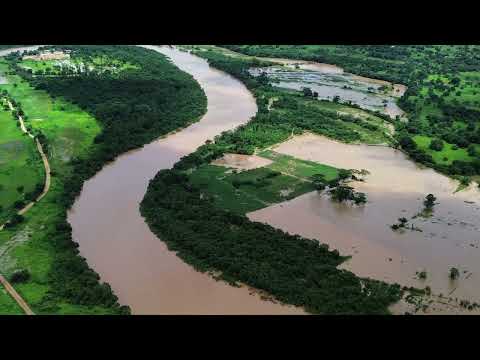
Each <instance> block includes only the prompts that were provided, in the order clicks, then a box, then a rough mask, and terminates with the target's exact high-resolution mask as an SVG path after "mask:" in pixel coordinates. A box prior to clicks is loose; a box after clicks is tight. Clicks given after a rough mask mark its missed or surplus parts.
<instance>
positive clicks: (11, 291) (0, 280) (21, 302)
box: [0, 275, 35, 315]
mask: <svg viewBox="0 0 480 360" xmlns="http://www.w3.org/2000/svg"><path fill="white" fill-rule="evenodd" d="M0 283H1V284H2V285H3V287H5V290H7V292H8V293H9V294H10V296H11V297H12V298H13V299H14V300H15V301H16V302H17V304H18V305H19V306H20V307H21V308H22V310H23V311H24V312H25V314H27V315H35V313H34V312H33V311H32V309H30V307H29V306H28V304H27V303H26V302H25V300H23V298H22V297H21V296H20V295H19V294H18V293H17V292H16V291H15V289H14V288H13V286H12V285H10V283H9V282H8V281H7V279H5V278H4V277H3V276H2V275H0Z"/></svg>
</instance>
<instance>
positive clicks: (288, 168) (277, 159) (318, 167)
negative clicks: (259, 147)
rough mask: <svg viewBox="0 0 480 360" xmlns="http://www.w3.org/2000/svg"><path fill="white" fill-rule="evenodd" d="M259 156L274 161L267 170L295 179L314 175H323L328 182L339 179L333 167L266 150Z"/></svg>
mask: <svg viewBox="0 0 480 360" xmlns="http://www.w3.org/2000/svg"><path fill="white" fill-rule="evenodd" d="M259 156H261V157H264V158H267V159H270V160H273V161H274V162H273V163H272V164H270V165H267V168H270V169H272V170H275V171H280V172H282V173H287V174H289V175H293V176H295V177H300V178H304V179H308V178H309V177H310V176H312V175H315V174H323V175H324V176H325V180H326V181H330V180H333V179H335V178H337V177H338V170H337V169H336V168H334V167H332V166H328V165H323V164H319V163H316V162H313V161H308V160H300V159H296V158H294V157H293V156H289V155H284V154H280V153H277V152H275V151H271V150H264V151H262V152H260V153H259Z"/></svg>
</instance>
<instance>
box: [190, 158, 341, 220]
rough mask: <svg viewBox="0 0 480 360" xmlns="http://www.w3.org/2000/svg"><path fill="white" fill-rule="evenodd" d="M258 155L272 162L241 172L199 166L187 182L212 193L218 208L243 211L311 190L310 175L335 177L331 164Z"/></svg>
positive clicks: (335, 170)
mask: <svg viewBox="0 0 480 360" xmlns="http://www.w3.org/2000/svg"><path fill="white" fill-rule="evenodd" d="M259 155H260V156H261V157H265V158H267V159H270V160H273V163H272V164H270V165H267V166H265V167H259V168H256V169H252V170H247V171H241V172H237V171H236V170H234V169H229V168H226V167H223V166H216V165H211V164H208V165H203V166H201V167H199V168H198V169H197V170H195V171H194V172H193V173H192V174H191V175H190V181H191V182H192V183H193V184H194V185H196V186H198V187H200V188H201V189H202V190H204V191H206V193H207V194H209V195H210V196H212V198H213V201H214V202H215V204H216V205H217V206H219V207H220V208H223V209H227V210H230V211H233V212H236V213H240V214H244V213H247V212H250V211H254V210H258V209H262V208H264V207H266V206H270V205H272V204H276V203H279V202H282V201H285V200H290V199H293V198H295V197H297V196H299V195H302V194H305V193H307V192H310V191H313V190H314V186H313V184H312V183H311V181H310V177H311V176H312V175H315V174H323V175H324V176H325V179H326V180H327V181H330V180H333V179H335V178H337V177H338V170H337V169H335V168H333V167H331V166H327V165H322V164H318V163H315V162H311V161H304V160H300V159H296V158H294V157H291V156H288V155H282V154H278V153H275V152H274V151H270V150H266V151H263V152H261V153H260V154H259Z"/></svg>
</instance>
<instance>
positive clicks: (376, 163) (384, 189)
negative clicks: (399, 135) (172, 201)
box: [248, 134, 480, 302]
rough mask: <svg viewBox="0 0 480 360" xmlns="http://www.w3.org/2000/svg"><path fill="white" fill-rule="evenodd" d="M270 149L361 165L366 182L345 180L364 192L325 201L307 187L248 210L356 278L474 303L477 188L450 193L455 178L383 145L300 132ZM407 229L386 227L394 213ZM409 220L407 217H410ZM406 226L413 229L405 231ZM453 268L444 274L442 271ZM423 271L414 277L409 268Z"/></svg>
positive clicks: (478, 287)
mask: <svg viewBox="0 0 480 360" xmlns="http://www.w3.org/2000/svg"><path fill="white" fill-rule="evenodd" d="M274 150H275V151H277V152H279V153H283V154H288V155H291V156H295V157H298V158H301V159H305V160H312V161H318V162H320V163H324V164H327V165H331V166H335V167H340V168H346V169H366V170H368V171H369V172H370V175H368V176H367V177H366V182H355V183H352V184H353V186H354V187H355V189H356V190H358V191H361V192H364V193H366V194H367V197H368V202H367V204H366V205H364V206H352V205H349V204H339V203H335V202H332V201H331V200H330V198H329V197H328V196H326V195H320V194H318V193H317V192H311V193H308V194H305V195H303V196H300V197H298V198H296V199H293V200H290V201H287V202H284V203H281V204H277V205H274V206H271V207H268V208H265V209H262V210H258V211H256V212H252V213H250V214H248V216H249V218H250V219H252V220H255V221H260V222H266V223H268V224H270V225H272V226H275V227H277V228H280V229H282V230H285V231H287V232H289V233H294V234H300V235H302V236H305V237H308V238H315V239H318V240H320V241H321V242H322V243H326V244H329V245H330V246H331V248H334V249H338V250H339V251H340V252H341V253H342V254H344V255H353V257H352V259H351V260H349V261H348V262H346V263H344V264H343V267H344V268H347V269H349V270H351V271H353V272H354V273H356V274H358V275H360V276H367V277H372V278H375V279H381V280H385V281H387V282H398V283H400V284H401V285H407V286H416V287H420V288H424V287H425V286H430V287H431V289H432V291H433V292H435V293H436V294H440V293H441V294H443V295H444V296H446V295H450V296H451V297H458V298H459V299H464V298H466V299H469V300H473V301H477V302H478V301H480V262H479V261H478V258H479V256H480V249H479V246H480V192H479V191H478V189H477V188H476V187H475V186H474V185H471V187H470V188H468V189H466V190H464V191H461V192H457V193H454V192H455V190H456V188H457V186H458V182H457V181H454V180H451V179H450V178H448V177H446V176H443V175H441V174H439V173H437V172H435V171H434V170H432V169H426V168H421V167H419V166H417V165H416V164H415V163H413V162H412V161H410V160H409V159H408V158H407V157H406V155H404V154H403V153H402V152H400V151H398V150H394V149H392V148H388V147H379V146H368V145H348V144H343V143H340V142H336V141H333V140H330V139H328V138H325V137H321V136H317V135H313V134H306V135H303V136H299V137H296V138H294V139H292V140H290V141H288V142H285V143H283V144H281V145H279V146H277V147H276V148H274ZM428 193H433V194H434V195H435V196H436V197H437V203H438V204H437V205H435V207H434V212H433V214H432V216H431V217H427V218H425V217H422V216H417V217H415V215H417V214H418V213H420V212H421V211H422V209H423V200H424V198H425V196H426V195H427V194H428ZM400 217H405V218H407V219H408V227H409V229H405V230H401V231H393V230H392V229H391V228H390V225H392V224H394V223H397V222H398V218H400ZM412 217H415V218H413V219H412ZM412 225H413V227H414V229H417V230H411V226H412ZM452 267H455V268H457V269H459V271H460V277H459V278H458V279H457V280H451V279H450V278H449V271H450V268H452ZM421 271H426V273H427V278H426V279H425V280H420V279H419V278H418V276H417V275H416V272H421Z"/></svg>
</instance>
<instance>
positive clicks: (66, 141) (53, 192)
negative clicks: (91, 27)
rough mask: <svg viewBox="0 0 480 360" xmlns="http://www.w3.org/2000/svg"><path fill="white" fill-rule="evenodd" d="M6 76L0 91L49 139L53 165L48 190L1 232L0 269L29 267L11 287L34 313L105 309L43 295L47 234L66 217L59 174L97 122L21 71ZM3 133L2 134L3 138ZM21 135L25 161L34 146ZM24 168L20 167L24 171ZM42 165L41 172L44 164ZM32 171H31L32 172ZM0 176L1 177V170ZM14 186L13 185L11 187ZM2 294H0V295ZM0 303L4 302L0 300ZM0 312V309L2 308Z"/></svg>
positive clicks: (89, 140)
mask: <svg viewBox="0 0 480 360" xmlns="http://www.w3.org/2000/svg"><path fill="white" fill-rule="evenodd" d="M0 72H1V73H4V74H5V73H7V72H8V66H7V64H6V63H5V62H3V61H0ZM7 78H8V84H4V85H0V90H2V89H5V90H7V91H8V92H9V94H10V95H11V96H12V97H13V98H14V99H15V101H17V102H19V103H21V106H22V108H23V110H24V112H25V120H26V121H25V123H26V126H27V127H30V128H31V129H32V131H33V132H35V131H36V130H41V131H42V132H43V133H44V134H45V135H46V137H47V139H48V140H49V143H48V153H49V155H48V158H49V162H50V166H51V168H52V183H51V187H50V191H49V192H48V193H47V195H46V196H45V197H44V198H43V199H42V200H41V201H40V202H38V203H37V204H35V206H33V207H32V208H31V209H30V211H28V212H27V213H26V214H25V221H24V223H23V224H21V226H17V227H16V228H14V229H11V230H10V229H4V230H3V231H0V253H1V254H2V256H1V259H0V272H1V273H2V274H3V275H4V276H5V277H6V278H8V277H9V276H10V275H11V274H12V273H13V272H14V271H16V270H20V269H28V271H29V272H30V274H31V278H30V280H28V281H27V282H25V283H19V284H15V289H16V290H17V292H18V293H19V294H20V295H21V296H22V297H23V298H24V299H25V300H26V301H27V303H28V304H29V305H30V307H31V308H32V310H33V311H34V312H35V313H40V314H41V313H54V312H55V313H65V314H67V313H85V314H87V313H105V312H108V311H109V310H107V309H103V308H88V307H82V306H79V305H71V304H68V303H66V302H65V303H60V304H56V306H55V307H49V305H48V303H47V304H46V303H45V298H44V296H45V295H46V294H47V293H48V291H49V289H50V285H49V281H48V280H49V279H48V276H49V272H50V268H51V266H52V264H53V262H54V261H55V251H54V245H53V244H52V243H51V241H52V239H49V238H48V237H47V236H45V234H47V233H48V232H52V231H54V225H53V224H55V223H57V222H58V221H57V220H56V219H61V218H63V217H64V213H63V208H62V206H61V205H59V204H58V197H59V196H60V194H61V193H62V191H63V188H64V184H63V179H64V177H65V176H66V175H67V174H69V172H71V169H72V168H71V165H70V164H69V163H68V160H69V159H70V158H73V157H80V158H81V157H83V156H87V154H88V152H89V151H90V150H89V148H92V144H93V139H94V137H95V136H96V135H97V134H98V133H99V132H100V126H99V125H98V123H97V122H96V120H95V119H94V118H93V117H92V116H90V115H89V114H87V113H85V112H84V111H82V110H80V109H79V108H78V107H77V106H75V105H73V104H70V103H68V102H66V101H64V100H63V99H60V98H56V99H52V98H51V97H50V96H49V95H48V94H47V93H46V92H44V91H41V90H35V89H33V88H32V87H31V86H30V85H29V84H28V83H26V82H25V81H23V80H22V79H21V78H20V77H19V76H16V75H7ZM4 121H8V124H9V126H10V127H11V126H12V124H13V127H14V128H12V129H11V130H10V131H9V132H10V133H12V134H17V133H18V134H21V130H20V129H19V128H17V127H16V125H15V122H14V121H13V120H12V119H11V115H10V113H7V112H2V113H0V124H3V122H4ZM14 130H15V131H14ZM4 136H5V135H4V133H2V138H3V137H4ZM19 136H24V135H19ZM22 139H25V141H26V142H27V143H26V144H25V146H24V148H25V149H27V148H28V146H30V147H29V148H28V149H29V152H28V154H24V155H23V158H20V157H19V160H18V161H20V159H24V161H25V162H29V161H31V160H27V159H32V158H34V157H35V156H38V155H36V154H37V153H36V150H35V151H34V148H33V141H32V140H31V139H30V138H27V137H24V138H22ZM28 144H30V145H28ZM0 146H1V145H0ZM38 161H39V166H42V165H41V162H40V160H38ZM26 169H27V168H24V169H22V170H21V171H24V172H25V171H27V170H26ZM40 169H41V170H42V171H43V167H40ZM32 174H34V173H33V171H32ZM42 174H43V172H42ZM19 178H20V179H22V180H24V181H25V180H28V181H32V179H38V178H39V177H38V175H37V176H33V175H31V176H26V174H24V175H22V177H19ZM0 179H2V177H1V175H0ZM17 181H18V179H17ZM22 185H24V186H25V188H26V189H27V186H32V185H31V184H22ZM15 186H16V185H15V184H11V185H9V188H12V187H13V188H14V187H15ZM0 196H1V194H0ZM0 297H2V295H1V294H0ZM0 301H2V300H1V299H0ZM4 302H5V301H4ZM6 304H7V303H6ZM57 305H58V306H57ZM1 306H4V307H5V306H7V305H3V303H1V302H0V307H1ZM52 306H53V305H52ZM12 311H13V310H12ZM0 313H3V311H1V310H0Z"/></svg>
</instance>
